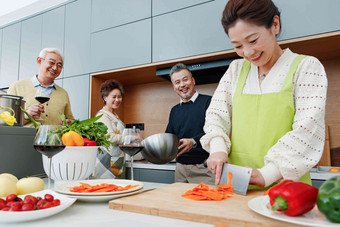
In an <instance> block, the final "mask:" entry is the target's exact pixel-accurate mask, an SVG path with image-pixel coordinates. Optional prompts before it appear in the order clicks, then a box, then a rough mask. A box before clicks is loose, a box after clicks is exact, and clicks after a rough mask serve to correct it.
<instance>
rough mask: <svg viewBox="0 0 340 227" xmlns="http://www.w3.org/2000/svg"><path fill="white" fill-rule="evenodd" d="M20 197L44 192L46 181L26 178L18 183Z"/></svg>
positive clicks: (37, 178)
mask: <svg viewBox="0 0 340 227" xmlns="http://www.w3.org/2000/svg"><path fill="white" fill-rule="evenodd" d="M17 188H18V195H23V194H29V193H33V192H38V191H41V190H44V181H43V180H42V179H41V178H39V177H24V178H21V179H20V180H18V182H17Z"/></svg>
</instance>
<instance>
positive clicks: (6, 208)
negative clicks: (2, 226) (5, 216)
mask: <svg viewBox="0 0 340 227" xmlns="http://www.w3.org/2000/svg"><path fill="white" fill-rule="evenodd" d="M1 210H2V211H9V207H4V208H2V209H1Z"/></svg>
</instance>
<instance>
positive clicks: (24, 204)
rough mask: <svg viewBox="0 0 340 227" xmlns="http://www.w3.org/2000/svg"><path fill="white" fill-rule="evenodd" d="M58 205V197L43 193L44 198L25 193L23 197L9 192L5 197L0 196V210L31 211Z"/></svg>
mask: <svg viewBox="0 0 340 227" xmlns="http://www.w3.org/2000/svg"><path fill="white" fill-rule="evenodd" d="M59 205H60V200H59V199H54V197H53V195H51V194H45V196H44V198H41V197H40V196H38V197H35V196H32V195H26V196H25V198H24V199H22V198H19V197H18V196H17V195H16V194H10V195H8V196H7V197H6V199H1V198H0V210H1V211H31V210H42V209H47V208H51V207H55V206H59Z"/></svg>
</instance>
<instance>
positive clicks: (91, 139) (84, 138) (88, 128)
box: [20, 107, 116, 149]
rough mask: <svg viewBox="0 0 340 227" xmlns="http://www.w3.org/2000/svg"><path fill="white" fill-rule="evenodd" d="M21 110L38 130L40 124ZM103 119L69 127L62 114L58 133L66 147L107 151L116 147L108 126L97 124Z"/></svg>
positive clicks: (91, 119) (78, 121)
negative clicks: (61, 124) (92, 147)
mask: <svg viewBox="0 0 340 227" xmlns="http://www.w3.org/2000/svg"><path fill="white" fill-rule="evenodd" d="M20 108H21V107H20ZM21 110H22V111H23V112H24V113H25V114H26V115H27V117H28V118H29V119H30V120H31V122H32V123H33V125H34V127H35V128H36V130H38V128H39V125H40V124H39V123H38V122H36V121H35V120H34V118H33V117H32V116H31V115H30V114H29V113H28V112H27V111H26V110H24V109H23V108H21ZM101 117H102V115H99V116H97V117H93V118H90V119H86V120H82V121H80V120H74V121H73V122H72V123H71V124H70V125H68V124H67V122H66V117H65V115H64V114H60V118H61V120H62V121H63V123H64V124H63V126H62V128H61V130H57V133H58V134H61V135H62V137H61V140H62V142H63V144H64V145H65V146H103V147H105V148H107V149H108V148H109V147H110V146H111V145H113V146H116V145H115V144H114V143H111V142H110V141H109V138H110V136H109V135H107V127H106V125H105V124H104V123H102V122H96V121H97V120H98V119H99V118H101Z"/></svg>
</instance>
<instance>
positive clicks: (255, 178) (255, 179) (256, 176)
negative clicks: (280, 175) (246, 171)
mask: <svg viewBox="0 0 340 227" xmlns="http://www.w3.org/2000/svg"><path fill="white" fill-rule="evenodd" d="M249 168H251V167H249ZM249 184H255V185H257V186H260V187H264V186H265V182H264V178H263V176H262V174H261V173H260V171H258V170H257V169H254V168H253V172H252V173H251V176H250V181H249Z"/></svg>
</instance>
